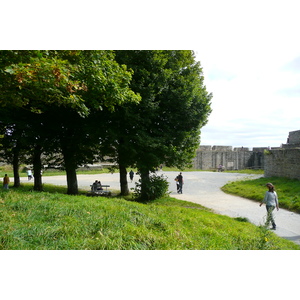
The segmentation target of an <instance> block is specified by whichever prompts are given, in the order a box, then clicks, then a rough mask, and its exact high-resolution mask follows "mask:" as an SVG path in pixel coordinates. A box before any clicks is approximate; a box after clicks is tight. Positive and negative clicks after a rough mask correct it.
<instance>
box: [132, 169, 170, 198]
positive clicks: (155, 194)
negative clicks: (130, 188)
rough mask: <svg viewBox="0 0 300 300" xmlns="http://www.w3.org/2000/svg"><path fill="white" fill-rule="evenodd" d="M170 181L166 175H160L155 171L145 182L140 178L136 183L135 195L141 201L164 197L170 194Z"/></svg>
mask: <svg viewBox="0 0 300 300" xmlns="http://www.w3.org/2000/svg"><path fill="white" fill-rule="evenodd" d="M168 190H169V183H168V181H167V178H166V177H165V176H164V175H160V176H158V175H157V174H155V173H153V174H151V175H150V176H149V181H148V182H147V183H144V184H143V190H142V182H141V179H139V181H138V182H136V184H135V189H134V196H135V198H136V199H137V200H139V201H149V200H155V199H158V198H161V197H164V196H166V195H168V194H169V192H168Z"/></svg>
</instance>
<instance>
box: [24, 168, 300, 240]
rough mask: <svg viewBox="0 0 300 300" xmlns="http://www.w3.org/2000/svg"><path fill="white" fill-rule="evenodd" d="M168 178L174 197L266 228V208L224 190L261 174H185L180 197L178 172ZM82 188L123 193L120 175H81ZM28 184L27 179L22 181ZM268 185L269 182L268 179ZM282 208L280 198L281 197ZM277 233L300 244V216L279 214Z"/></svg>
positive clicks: (52, 179) (50, 179)
mask: <svg viewBox="0 0 300 300" xmlns="http://www.w3.org/2000/svg"><path fill="white" fill-rule="evenodd" d="M158 174H164V175H165V176H167V177H168V181H169V182H170V192H171V194H170V195H171V196H172V197H174V198H177V199H181V200H186V201H190V202H195V203H198V204H201V205H203V206H205V207H208V208H210V209H212V210H213V211H214V212H216V213H219V214H223V215H227V216H229V217H233V218H235V217H245V218H247V219H248V220H249V221H250V222H251V223H253V224H255V225H263V224H264V220H265V217H266V209H265V206H262V207H259V203H258V202H255V201H252V200H248V199H245V198H241V197H237V196H232V195H228V194H225V193H224V192H222V191H221V190H220V188H221V187H222V186H223V185H224V184H226V183H227V182H229V181H235V180H241V179H243V178H258V177H260V176H257V175H246V174H238V173H218V172H183V178H184V185H183V194H177V192H176V184H175V181H174V178H175V177H176V176H177V175H178V172H158ZM77 178H78V185H79V187H80V188H84V189H87V190H89V189H90V184H92V183H93V182H94V181H95V180H101V182H102V184H108V185H110V188H111V189H115V190H120V184H119V174H118V173H115V174H99V175H78V177H77ZM21 180H22V181H27V178H22V179H21ZM137 180H138V176H136V175H135V176H134V180H133V182H132V183H131V182H130V180H129V181H128V185H129V188H134V187H135V181H137ZM43 182H44V183H51V184H56V185H66V176H45V177H43ZM266 182H267V179H266ZM279 205H280V195H279ZM274 214H275V218H276V224H277V230H276V231H275V233H276V234H277V235H278V236H280V237H283V238H286V239H289V240H291V241H293V242H295V243H297V244H299V245H300V215H299V214H297V213H293V212H290V211H288V210H285V209H279V211H275V213H274Z"/></svg>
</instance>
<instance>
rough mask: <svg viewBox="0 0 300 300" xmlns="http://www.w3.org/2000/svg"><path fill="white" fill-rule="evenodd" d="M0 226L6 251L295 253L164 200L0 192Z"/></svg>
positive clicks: (267, 235) (242, 226)
mask: <svg viewBox="0 0 300 300" xmlns="http://www.w3.org/2000/svg"><path fill="white" fill-rule="evenodd" d="M45 190H47V187H46V188H45ZM49 191H50V189H49ZM0 221H1V222H0V231H1V237H0V249H6V250H7V249H10V250H14V249H49V250H52V249H53V250H54V249H58V250H60V249H74V250H75V249H92V250H106V249H107V250H126V249H133V250H154V249H173V250H176V249H211V250H216V249H224V250H225V249H228V250H229V249H230V250H231V249H300V247H299V246H297V245H296V244H294V243H292V242H290V241H287V240H284V239H281V238H279V237H278V236H276V235H275V234H274V233H272V232H269V231H266V230H264V229H263V228H260V227H256V226H254V225H252V224H250V223H248V222H241V221H244V220H235V219H231V218H229V217H226V216H221V215H216V214H214V213H212V212H211V211H209V210H208V209H205V208H204V207H202V206H201V205H198V204H195V203H190V202H186V201H180V200H176V199H172V198H170V197H166V198H162V199H158V200H155V201H153V202H151V203H148V204H141V203H137V202H132V201H127V200H125V199H122V198H105V197H86V196H84V195H80V196H69V195H65V194H61V193H58V192H34V191H28V188H22V189H10V190H9V191H3V190H1V192H0Z"/></svg>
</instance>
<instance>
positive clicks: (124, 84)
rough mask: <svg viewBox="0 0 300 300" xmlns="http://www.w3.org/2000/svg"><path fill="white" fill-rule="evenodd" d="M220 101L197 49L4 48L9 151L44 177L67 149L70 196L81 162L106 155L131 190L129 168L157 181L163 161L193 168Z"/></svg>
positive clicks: (1, 68)
mask: <svg viewBox="0 0 300 300" xmlns="http://www.w3.org/2000/svg"><path fill="white" fill-rule="evenodd" d="M211 98H212V94H210V93H208V92H207V91H206V87H205V85H204V77H203V73H202V68H201V66H200V63H199V62H197V61H196V59H195V55H194V53H193V51H188V50H174V51H170V50H156V51H155V50H149V51H145V50H126V51H100V50H99V51H98V50H92V51H79V50H77V51H67V50H63V51H0V106H1V107H2V109H1V112H0V122H1V125H3V130H2V132H1V133H0V134H3V136H4V138H5V143H2V144H3V147H4V146H5V147H6V148H10V149H11V151H10V152H9V153H12V152H13V151H12V150H13V149H14V148H16V147H17V145H18V147H19V148H20V151H21V149H22V151H25V152H26V151H27V156H30V157H32V161H33V162H34V163H35V164H36V165H37V166H39V167H37V168H36V170H35V172H39V168H40V167H41V165H42V163H41V154H43V153H44V154H46V156H50V155H51V153H52V154H55V153H60V154H61V157H62V158H63V165H64V167H65V169H66V171H67V183H68V193H70V194H76V193H77V192H78V187H77V178H76V169H77V168H78V166H79V165H81V164H84V163H93V162H94V161H96V160H97V159H99V158H101V157H103V156H104V155H108V156H109V157H110V158H111V160H114V161H116V162H117V163H118V165H119V168H120V182H121V192H122V193H123V194H126V193H128V187H127V179H126V169H127V168H128V167H137V168H138V169H139V170H140V172H141V175H142V183H143V182H144V184H147V178H148V177H149V172H151V171H153V170H154V169H155V168H156V167H157V166H159V165H160V164H165V165H168V166H177V167H179V168H183V167H185V166H187V165H188V164H189V163H190V162H191V159H192V158H193V156H194V153H195V150H196V148H197V147H198V146H199V141H200V140H199V139H200V129H201V127H202V126H204V125H205V124H206V122H207V120H208V116H209V114H210V112H211V109H210V101H211ZM14 112H18V113H14ZM20 116H22V117H20ZM24 122H25V123H26V126H24ZM17 128H18V131H17ZM20 128H22V130H21V129H20ZM21 136H22V139H21ZM24 138H25V140H26V142H27V146H26V147H25V146H24ZM15 139H17V140H20V141H18V143H15ZM9 141H11V142H9ZM21 141H22V143H21ZM26 142H25V144H26ZM0 144H1V143H0ZM28 144H30V145H31V146H32V147H34V149H35V150H36V151H35V154H34V155H33V154H32V152H30V151H29V148H30V147H28ZM19 148H18V149H19ZM6 150H7V149H6ZM15 152H16V151H15ZM16 153H20V152H16ZM17 163H19V162H17ZM37 180H38V179H37ZM39 186H41V179H40V182H38V183H37V186H36V188H37V189H39Z"/></svg>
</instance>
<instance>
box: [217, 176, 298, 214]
mask: <svg viewBox="0 0 300 300" xmlns="http://www.w3.org/2000/svg"><path fill="white" fill-rule="evenodd" d="M267 182H272V183H273V184H274V186H275V188H276V192H277V194H278V198H279V206H280V207H282V208H286V209H288V210H291V211H295V212H298V213H300V184H299V183H300V182H299V180H297V179H290V178H281V177H268V178H259V179H254V180H242V181H235V182H230V183H228V184H226V185H225V186H223V187H222V190H223V191H224V192H226V193H229V194H234V195H239V196H241V197H244V198H248V199H252V200H256V201H262V200H263V198H264V195H265V192H266V186H265V185H266V183H267Z"/></svg>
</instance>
